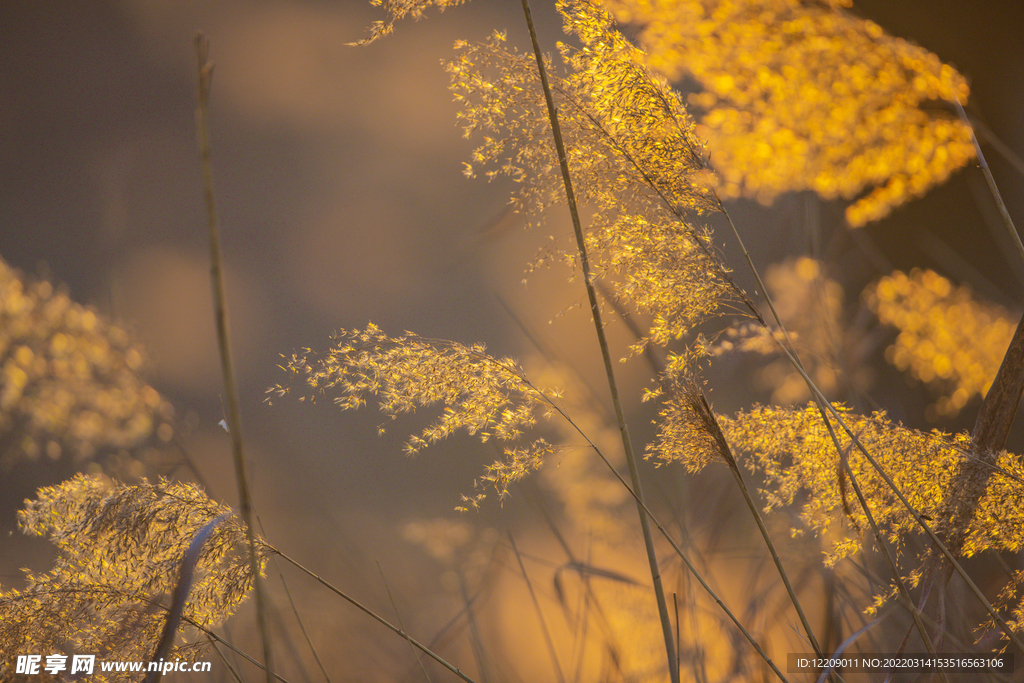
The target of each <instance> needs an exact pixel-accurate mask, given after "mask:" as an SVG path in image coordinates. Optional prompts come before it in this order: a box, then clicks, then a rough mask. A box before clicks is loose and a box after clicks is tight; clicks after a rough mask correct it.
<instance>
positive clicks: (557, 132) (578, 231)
mask: <svg viewBox="0 0 1024 683" xmlns="http://www.w3.org/2000/svg"><path fill="white" fill-rule="evenodd" d="M522 3H523V13H524V14H525V15H526V24H527V27H528V28H529V30H530V40H531V42H532V43H533V52H534V56H535V57H536V59H537V70H538V72H539V75H540V82H541V86H542V87H543V89H544V100H545V102H546V103H547V108H548V118H549V119H550V122H551V134H552V136H553V137H554V141H555V148H556V149H557V151H558V162H559V165H560V166H561V169H562V180H563V181H564V185H565V196H566V201H567V202H568V204H569V213H570V214H571V216H572V226H573V232H574V234H575V236H576V246H577V248H578V250H579V257H580V268H581V270H582V271H583V282H584V285H585V286H586V289H587V298H588V299H589V301H590V311H591V314H592V316H593V320H594V330H595V331H596V332H597V343H598V346H600V348H601V358H602V360H603V361H604V369H605V376H606V377H607V380H608V390H609V392H610V393H611V399H612V405H613V406H614V408H615V420H616V422H617V423H618V428H619V434H620V436H621V438H622V448H623V450H624V451H625V455H626V464H627V466H628V467H629V477H630V480H631V481H632V484H633V486H632V491H633V495H634V497H635V498H636V500H637V503H638V507H637V513H638V514H639V516H640V528H641V531H642V532H643V537H644V548H645V550H646V551H647V560H648V563H649V564H650V568H651V582H652V583H653V584H654V595H655V600H656V601H657V603H658V616H659V617H660V619H661V630H662V635H663V636H664V639H665V653H666V656H667V658H668V670H669V679H670V680H671V681H672V683H679V669H678V668H677V667H676V656H675V638H674V636H673V634H672V622H671V619H670V617H669V611H668V603H667V602H666V600H665V589H664V588H663V586H662V583H661V568H660V567H659V566H658V555H657V552H656V551H655V548H654V538H653V536H652V535H651V527H650V524H649V523H648V521H647V516H646V514H645V508H646V505H643V504H642V503H643V489H642V488H641V485H640V470H639V468H638V466H637V458H636V455H635V454H634V453H633V444H632V441H631V440H630V438H629V428H628V426H627V425H626V416H625V413H624V412H623V410H622V402H621V401H620V400H619V390H618V386H617V384H616V382H615V371H614V367H613V365H612V356H611V351H610V350H609V347H608V340H607V339H606V338H605V333H604V323H603V322H602V320H601V306H600V304H599V303H598V300H597V292H596V291H595V290H594V283H593V279H592V275H591V271H590V259H589V258H588V256H587V245H586V240H585V239H584V236H583V226H582V223H581V221H580V216H579V209H578V207H577V205H576V196H575V193H574V192H573V184H572V177H571V176H570V173H569V158H568V155H567V153H566V150H565V142H564V140H563V139H562V132H561V127H560V125H559V123H558V111H557V109H556V108H555V102H554V98H553V97H552V95H551V87H550V85H549V84H548V76H547V69H545V68H544V55H543V53H542V52H541V49H540V42H539V40H538V38H537V31H536V28H535V27H534V25H533V15H532V13H531V12H530V3H529V0H522Z"/></svg>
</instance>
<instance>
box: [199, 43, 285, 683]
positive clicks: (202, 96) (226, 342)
mask: <svg viewBox="0 0 1024 683" xmlns="http://www.w3.org/2000/svg"><path fill="white" fill-rule="evenodd" d="M196 60H197V61H196V73H197V76H198V89H197V93H198V97H197V104H196V136H197V138H198V142H199V158H200V161H201V164H202V168H203V197H204V199H205V200H206V215H207V220H208V222H209V235H210V279H211V280H212V283H213V309H214V317H215V321H216V325H217V342H218V345H219V346H220V367H221V372H222V374H223V375H224V393H225V395H226V397H227V422H228V432H229V433H230V435H231V453H232V457H233V460H234V464H235V479H236V480H237V482H238V511H239V514H240V515H241V517H242V521H243V522H245V531H246V535H247V537H248V540H249V569H250V570H251V571H252V575H253V587H254V592H255V593H256V621H257V624H258V626H259V631H260V639H261V640H262V645H263V664H264V670H265V671H266V674H267V683H271V681H273V680H274V667H273V662H272V659H271V650H270V635H269V633H268V632H267V619H266V615H267V604H266V596H265V594H264V586H263V577H262V576H261V575H260V562H259V558H257V557H256V532H255V531H254V529H253V514H252V496H251V495H250V493H249V479H248V476H247V475H246V466H245V451H244V449H243V448H242V412H241V409H240V408H239V400H238V385H237V384H236V383H235V371H234V366H233V364H232V362H231V343H230V339H229V337H228V306H227V295H226V294H225V288H224V263H223V258H222V256H221V249H220V220H219V219H218V217H217V202H216V197H215V195H214V192H213V161H212V156H211V153H210V128H209V123H208V121H207V119H208V116H207V110H208V107H209V100H210V80H211V77H212V76H213V63H212V62H210V61H209V43H208V42H207V40H206V37H205V36H203V35H202V34H199V35H197V36H196Z"/></svg>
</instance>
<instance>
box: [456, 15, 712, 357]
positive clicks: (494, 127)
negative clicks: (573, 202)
mask: <svg viewBox="0 0 1024 683" xmlns="http://www.w3.org/2000/svg"><path fill="white" fill-rule="evenodd" d="M558 9H559V12H560V13H561V14H562V18H563V22H564V25H565V30H566V32H568V33H571V34H573V35H575V36H576V37H577V38H578V39H579V40H580V42H581V43H582V47H581V48H579V49H572V48H569V47H567V46H565V45H560V46H559V48H560V50H561V54H562V59H563V62H564V63H565V65H566V67H567V74H566V75H564V76H558V75H557V74H554V73H552V75H551V89H552V91H553V97H554V100H555V103H556V106H557V108H558V116H559V121H560V126H561V129H562V135H563V137H564V139H565V146H566V151H567V156H568V164H569V169H570V175H571V177H572V183H573V187H574V193H575V194H576V199H577V201H578V202H579V203H580V204H581V205H588V206H590V207H592V208H593V210H594V213H593V215H592V217H591V220H590V225H589V228H587V230H586V244H587V249H588V253H589V254H590V260H591V262H592V263H593V264H594V270H595V272H597V273H598V274H599V275H605V276H609V277H612V278H614V279H615V280H616V293H617V294H618V295H619V296H620V297H622V298H623V299H625V300H627V301H629V302H631V303H632V304H633V305H634V306H635V307H636V308H637V310H639V311H640V312H642V313H648V314H650V315H651V316H652V318H653V322H652V326H651V329H650V331H649V333H648V335H647V338H649V339H650V340H651V341H654V342H655V343H659V344H664V343H667V342H668V341H669V340H670V339H678V338H679V337H681V336H682V335H684V334H685V333H686V332H687V331H689V330H690V329H691V328H692V327H693V325H695V324H696V323H697V322H699V321H701V320H703V319H704V318H706V317H707V316H709V315H711V314H712V313H713V312H714V311H716V310H717V309H718V306H719V305H720V303H721V302H722V301H723V300H724V299H728V298H729V297H730V296H731V290H730V283H729V282H728V276H727V271H726V269H725V268H724V266H723V265H722V264H721V263H720V261H719V259H718V257H717V255H716V254H715V252H714V249H713V247H712V244H711V236H710V234H709V233H708V232H707V230H705V229H703V228H698V227H696V226H694V225H692V224H691V223H690V218H691V217H692V215H693V214H695V213H701V212H704V211H711V210H715V209H717V208H718V205H717V202H716V200H715V198H714V195H713V193H712V192H711V191H710V190H709V185H708V169H707V165H706V164H705V161H704V150H703V146H702V145H701V143H700V141H699V140H698V139H697V137H696V135H695V133H694V124H693V121H692V119H691V118H690V116H689V115H688V114H687V113H686V108H685V107H684V106H683V103H682V102H681V100H680V99H679V95H678V94H677V93H676V92H675V91H674V90H672V88H671V87H669V85H668V84H667V83H666V82H665V80H664V79H663V78H661V77H658V76H655V75H654V74H653V73H652V72H651V71H650V70H649V69H648V68H647V67H646V66H645V65H644V63H643V58H642V54H641V52H640V51H639V50H638V49H637V48H636V47H635V46H633V45H632V44H631V43H629V41H627V40H626V39H625V38H624V37H623V36H622V34H621V33H619V32H618V31H617V30H615V29H614V27H613V25H612V20H611V17H610V15H608V14H607V13H606V12H605V11H604V10H602V9H601V8H599V7H597V6H596V5H594V4H593V3H591V2H588V1H587V0H574V1H571V2H568V1H567V2H559V3H558ZM457 47H459V48H460V52H459V56H458V57H457V59H455V60H454V61H452V62H451V63H450V64H449V65H448V71H449V73H450V74H451V79H452V86H451V87H452V91H453V93H454V96H455V100H456V102H457V103H458V104H459V105H460V107H461V108H462V110H461V111H460V112H459V118H460V119H461V120H462V122H463V124H464V126H465V128H466V134H467V135H469V134H471V133H475V134H477V135H481V136H482V137H483V144H482V145H481V146H480V147H478V148H477V149H476V150H475V151H474V153H473V162H474V165H481V166H490V167H491V169H490V170H488V171H487V177H488V178H493V177H496V176H499V175H504V176H507V177H509V178H511V179H512V180H514V181H515V182H516V183H517V184H518V185H519V187H518V189H517V192H516V193H515V195H514V197H513V203H514V205H515V206H516V207H517V208H518V209H519V210H520V211H522V212H523V213H525V214H526V216H527V219H528V220H530V221H531V222H537V221H539V220H540V219H541V218H542V216H541V214H542V213H543V211H544V209H545V208H547V207H548V206H550V205H552V204H556V203H559V202H564V201H565V189H564V184H563V179H562V176H561V170H560V166H559V161H558V157H557V155H556V152H555V146H554V143H553V141H552V136H551V131H550V124H549V123H548V113H547V108H546V105H545V101H544V97H543V91H542V90H541V86H540V80H539V77H538V72H537V65H536V63H535V60H534V57H533V56H531V55H527V54H523V53H520V52H517V51H515V50H512V49H510V48H508V47H506V45H505V37H504V36H503V35H502V34H500V33H496V34H494V35H493V36H492V38H491V39H490V41H488V42H487V43H484V44H481V45H468V44H466V43H460V44H459V45H458V46H457ZM550 71H551V69H550V67H549V72H550ZM467 172H468V173H469V174H470V175H472V174H473V173H474V169H473V167H472V166H470V167H469V168H468V169H467ZM567 256H568V258H569V259H570V260H571V259H572V258H574V256H575V254H567ZM645 341H646V339H645Z"/></svg>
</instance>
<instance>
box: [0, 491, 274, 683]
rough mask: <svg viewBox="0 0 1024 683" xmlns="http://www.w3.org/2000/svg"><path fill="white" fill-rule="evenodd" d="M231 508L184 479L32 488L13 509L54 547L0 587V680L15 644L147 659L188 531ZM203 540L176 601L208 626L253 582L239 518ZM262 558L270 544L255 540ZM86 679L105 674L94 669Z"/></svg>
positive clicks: (198, 647)
mask: <svg viewBox="0 0 1024 683" xmlns="http://www.w3.org/2000/svg"><path fill="white" fill-rule="evenodd" d="M227 512H230V508H228V507H226V506H224V505H220V504H218V503H216V502H214V501H212V500H210V499H209V498H208V497H207V496H206V494H205V493H203V492H202V491H201V490H200V489H199V488H198V487H196V486H195V485H192V484H171V483H169V482H167V481H165V480H161V481H160V482H159V483H157V484H149V483H147V482H145V481H143V482H142V483H141V484H139V485H135V486H127V485H119V486H111V485H110V484H108V483H106V482H105V481H104V480H102V479H100V478H94V477H88V476H85V475H81V474H79V475H77V476H75V477H74V478H72V479H69V480H68V481H66V482H64V483H63V484H60V485H59V486H52V487H48V488H44V489H40V490H39V494H38V498H37V499H36V500H34V501H29V502H28V503H27V504H26V507H25V509H24V510H23V511H21V512H20V513H19V515H18V516H19V522H20V524H21V527H22V529H23V530H24V531H25V532H26V533H28V534H33V535H38V536H44V537H47V538H49V539H50V540H51V541H52V542H53V543H54V544H56V546H57V548H58V549H59V551H60V553H59V555H58V557H57V560H56V564H55V566H54V568H53V569H52V570H51V571H49V572H47V573H41V574H36V573H28V574H27V584H28V585H27V586H26V587H25V588H24V589H22V590H10V591H6V592H0V652H3V653H4V654H5V655H12V656H11V657H6V656H5V657H4V659H3V660H2V661H0V674H4V673H6V674H8V675H6V676H4V679H5V680H8V679H9V678H10V675H11V674H13V672H11V671H10V670H7V671H5V667H13V665H14V661H13V655H14V654H16V653H17V654H39V653H42V654H48V653H51V652H60V651H62V650H63V648H64V647H65V646H66V645H67V644H68V643H73V644H74V647H75V648H76V649H77V650H78V651H79V652H85V653H103V658H104V659H121V660H135V661H146V660H149V659H150V658H151V657H152V656H153V648H154V647H155V644H156V643H157V642H158V641H159V640H160V633H161V631H162V629H163V627H164V623H165V621H166V620H167V613H166V610H165V609H160V608H159V605H160V604H166V602H162V601H165V600H166V599H167V598H166V596H169V595H170V594H171V593H172V592H173V591H174V588H175V585H176V583H177V582H178V578H179V570H180V567H181V562H182V556H183V555H184V554H185V551H186V549H187V548H188V547H189V545H190V543H192V541H193V539H194V537H195V536H196V535H197V534H198V533H199V532H200V531H201V530H203V529H204V527H206V526H207V525H209V524H210V523H211V522H212V521H214V520H216V519H217V518H218V517H220V516H221V515H222V514H224V513H227ZM209 533H210V536H209V538H208V540H207V541H206V543H205V544H204V545H203V549H202V552H201V553H200V555H199V560H198V565H197V567H196V572H195V580H194V582H193V584H192V590H191V592H190V595H189V599H188V601H187V603H186V605H185V609H184V611H183V617H184V619H185V621H186V623H194V624H202V625H204V626H207V627H211V626H215V625H217V624H219V623H220V622H221V621H223V620H224V619H225V618H227V617H228V616H229V615H230V614H231V613H232V611H233V610H234V609H235V608H236V607H237V606H238V604H239V603H240V602H241V601H242V600H243V599H244V598H245V596H246V594H247V593H248V592H249V590H250V589H251V588H252V585H253V576H252V574H251V572H250V566H249V561H248V545H247V541H246V531H245V527H244V526H243V524H242V523H241V522H240V521H239V520H238V519H237V518H236V517H229V518H226V519H224V520H223V521H222V522H220V523H219V524H217V525H216V526H215V527H214V528H213V529H212V531H210V532H209ZM257 549H258V550H257V552H258V553H259V554H260V555H261V561H265V558H266V556H267V555H269V554H270V553H271V552H273V551H272V549H271V548H270V547H269V546H267V545H265V544H264V543H263V542H262V541H259V543H258V544H257ZM203 649H204V648H203V646H202V643H192V644H189V645H184V646H176V647H175V648H174V649H172V651H171V656H172V657H174V658H179V659H184V660H189V661H194V660H195V659H197V658H198V657H199V656H200V655H201V654H202V652H203ZM90 680H98V681H99V680H109V679H107V678H106V677H105V676H103V675H102V674H100V672H99V671H97V672H96V676H95V677H93V678H90Z"/></svg>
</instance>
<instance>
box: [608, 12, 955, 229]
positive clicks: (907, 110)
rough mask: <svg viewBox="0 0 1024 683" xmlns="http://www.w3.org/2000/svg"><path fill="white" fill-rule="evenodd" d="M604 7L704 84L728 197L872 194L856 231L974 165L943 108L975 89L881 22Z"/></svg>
mask: <svg viewBox="0 0 1024 683" xmlns="http://www.w3.org/2000/svg"><path fill="white" fill-rule="evenodd" d="M608 4H609V5H610V6H611V7H612V10H613V12H614V13H615V15H616V17H617V18H618V19H619V20H620V21H623V22H626V23H634V24H638V25H639V26H641V33H640V41H641V43H642V44H643V46H644V47H645V48H646V50H647V52H648V63H649V64H650V65H651V66H652V67H653V68H655V69H657V70H658V71H660V72H661V73H663V74H665V75H666V76H667V77H668V78H669V79H671V80H678V79H680V78H682V77H683V76H689V77H692V78H695V79H696V80H697V81H698V82H699V84H700V86H701V88H702V89H703V91H702V92H699V93H696V94H694V95H692V96H691V99H690V102H691V104H693V105H695V106H697V107H698V108H700V109H701V110H702V111H703V112H704V113H703V116H702V117H701V124H702V125H701V129H700V133H701V135H702V136H704V137H706V138H707V140H708V147H709V149H710V150H711V160H712V163H713V165H714V167H715V169H716V170H717V171H718V173H720V174H721V183H720V186H719V192H720V194H721V195H722V196H723V197H739V196H744V197H755V198H757V199H758V200H759V201H761V202H764V203H769V202H771V201H772V200H773V199H774V198H775V197H776V196H777V195H779V194H781V193H783V192H792V191H800V190H814V191H815V192H817V193H818V194H819V195H821V196H822V197H824V198H826V199H834V198H838V197H843V198H845V199H852V198H854V197H858V195H860V194H861V193H862V192H863V191H864V190H865V189H869V190H870V191H869V192H868V194H867V195H866V196H861V197H859V198H858V199H857V200H856V201H855V202H854V203H853V204H852V205H850V206H849V207H848V209H847V211H846V219H847V222H848V223H849V225H851V226H853V227H857V226H861V225H864V224H865V223H868V222H870V221H873V220H877V219H879V218H882V217H883V216H885V215H887V214H888V213H889V212H890V211H891V210H892V209H893V208H894V207H896V206H899V205H900V204H902V203H904V202H906V201H908V200H910V199H912V198H914V197H918V196H920V195H922V194H924V193H925V192H926V191H927V190H928V189H930V188H931V187H933V186H935V185H937V184H939V183H942V182H943V181H944V180H945V179H946V178H947V177H948V176H949V174H950V173H952V172H953V171H954V170H956V169H958V168H960V167H961V166H963V165H964V164H966V163H967V162H968V161H969V160H970V159H972V158H973V157H974V148H973V146H972V144H971V136H970V131H969V129H968V127H967V126H965V125H964V124H963V123H962V122H961V121H960V120H959V119H958V118H957V117H956V115H955V114H953V113H952V109H951V108H950V107H948V106H934V105H935V104H936V103H938V104H939V105H943V103H947V104H948V103H953V102H955V101H956V99H957V98H959V99H960V100H961V101H966V99H967V96H968V93H969V89H968V86H967V81H966V80H965V79H964V78H963V76H961V75H960V74H958V73H957V72H956V70H955V69H953V68H952V67H951V66H949V65H947V64H943V63H942V62H941V61H940V60H939V58H938V57H936V56H935V55H934V54H932V53H931V52H928V51H927V50H925V49H923V48H921V47H919V46H916V45H913V44H911V43H909V42H907V41H906V40H902V39H900V38H896V37H893V36H890V35H888V34H886V33H885V32H884V31H883V30H882V28H881V27H880V26H878V25H877V24H875V23H874V22H871V21H868V20H865V19H861V18H859V17H855V16H853V15H851V14H849V13H847V12H845V11H843V10H842V9H839V8H838V7H834V6H833V7H828V6H824V5H822V4H818V3H811V2H801V1H800V0H609V2H608ZM833 4H835V3H833ZM844 4H845V3H844Z"/></svg>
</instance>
